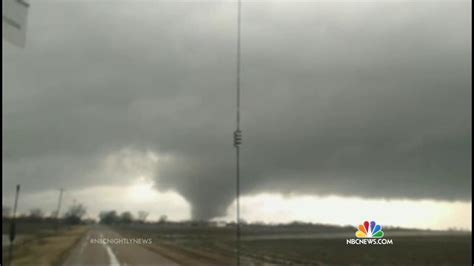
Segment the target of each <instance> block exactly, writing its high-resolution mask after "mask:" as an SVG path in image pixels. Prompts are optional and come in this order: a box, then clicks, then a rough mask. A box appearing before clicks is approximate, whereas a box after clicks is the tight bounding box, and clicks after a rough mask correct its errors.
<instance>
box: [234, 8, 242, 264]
mask: <svg viewBox="0 0 474 266" xmlns="http://www.w3.org/2000/svg"><path fill="white" fill-rule="evenodd" d="M241 5H242V3H241V0H237V66H236V91H237V95H236V96H237V99H236V108H237V112H236V127H237V129H236V132H235V133H234V146H235V155H236V165H235V166H236V169H235V174H236V191H235V192H236V260H237V261H236V262H237V265H238V266H239V265H240V234H241V233H240V146H239V145H240V144H241V130H240V57H241V54H240V53H241V51H240V50H241V47H240V45H241V44H240V43H241V40H240V39H241V33H240V32H241V29H240V28H241Z"/></svg>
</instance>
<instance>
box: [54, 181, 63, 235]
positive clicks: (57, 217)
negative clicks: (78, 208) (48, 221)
mask: <svg viewBox="0 0 474 266" xmlns="http://www.w3.org/2000/svg"><path fill="white" fill-rule="evenodd" d="M63 191H64V189H63V188H61V189H60V190H59V199H58V208H57V210H56V230H58V229H59V212H60V211H61V202H62V200H63Z"/></svg>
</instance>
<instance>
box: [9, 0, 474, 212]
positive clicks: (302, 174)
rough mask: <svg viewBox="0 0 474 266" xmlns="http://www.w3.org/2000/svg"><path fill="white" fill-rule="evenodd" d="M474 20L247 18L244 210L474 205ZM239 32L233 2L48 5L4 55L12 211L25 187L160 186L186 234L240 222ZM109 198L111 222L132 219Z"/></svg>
mask: <svg viewBox="0 0 474 266" xmlns="http://www.w3.org/2000/svg"><path fill="white" fill-rule="evenodd" d="M470 6H471V4H470V1H467V0H466V1H445V0H443V1H424V0H423V1H420V0H418V1H377V2H376V1H343V2H338V1H314V2H310V1H306V2H298V3H288V2H286V3H285V2H283V1H265V2H256V1H252V2H245V1H244V4H243V9H242V12H243V15H242V19H243V25H242V56H243V57H242V129H243V146H242V151H241V154H242V192H243V194H244V195H245V196H249V197H250V196H255V195H259V194H262V193H276V194H280V195H300V196H322V197H324V196H330V195H333V196H343V197H357V198H361V199H366V200H375V199H386V200H437V201H443V202H460V204H466V203H468V204H469V205H470V202H471V183H472V182H471V169H472V168H471V145H472V142H471V115H470V110H471V104H472V103H471V95H472V92H471V81H472V79H471V11H470V10H471V8H470ZM235 15H236V9H235V3H233V2H229V1H212V2H210V1H202V2H171V1H79V0H76V1H73V0H70V1H44V0H41V1H40V0H38V1H34V3H32V6H31V9H30V14H29V24H28V27H29V29H28V32H27V45H26V48H25V49H19V48H16V47H13V46H11V45H10V44H8V43H6V42H5V41H4V42H3V45H2V51H3V59H2V65H3V70H2V74H3V81H2V85H3V89H2V93H3V119H4V120H3V121H4V122H3V150H2V155H3V157H2V160H3V179H2V183H3V193H4V199H5V198H11V196H12V192H13V188H14V185H15V184H17V183H19V184H22V189H23V192H24V193H25V195H33V194H34V195H40V194H41V193H46V192H47V191H54V190H55V189H58V188H60V187H64V188H67V189H68V190H70V191H74V190H76V191H81V190H82V191H84V190H87V189H98V188H100V187H114V186H133V184H134V182H135V181H136V180H138V179H146V180H148V181H149V182H151V183H152V184H154V186H155V189H156V190H158V191H160V192H162V193H165V194H166V193H172V194H173V196H170V197H179V198H180V199H179V202H184V203H183V204H189V207H188V210H187V211H186V214H182V215H181V216H183V217H186V215H192V217H194V218H199V219H208V218H214V217H220V216H225V215H226V213H227V210H228V208H229V206H231V204H232V201H233V199H234V191H235V180H234V172H235V171H234V164H235V163H234V157H235V155H234V150H233V147H232V132H233V130H234V127H235V114H234V112H235V54H236V50H235V48H236V47H235V33H236V32H235V29H236V25H235ZM148 181H147V182H148ZM147 184H148V183H147ZM111 191H112V190H109V193H110V194H107V195H108V196H104V197H102V198H100V197H99V198H98V200H97V201H96V203H97V205H98V206H100V208H104V209H107V208H109V209H110V208H117V207H116V206H114V201H113V200H112V199H113V198H114V195H115V194H114V193H112V192H111ZM48 193H49V192H48ZM117 193H118V194H120V193H119V192H117ZM104 195H105V194H104ZM118 196H119V195H118ZM55 200H56V198H54V200H52V201H55ZM79 200H80V198H79ZM180 204H181V203H180ZM180 206H181V205H180ZM183 212H184V211H183Z"/></svg>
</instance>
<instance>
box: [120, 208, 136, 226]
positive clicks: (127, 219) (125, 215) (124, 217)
mask: <svg viewBox="0 0 474 266" xmlns="http://www.w3.org/2000/svg"><path fill="white" fill-rule="evenodd" d="M120 222H121V223H124V224H129V223H131V222H133V215H132V213H131V212H129V211H126V212H122V214H120Z"/></svg>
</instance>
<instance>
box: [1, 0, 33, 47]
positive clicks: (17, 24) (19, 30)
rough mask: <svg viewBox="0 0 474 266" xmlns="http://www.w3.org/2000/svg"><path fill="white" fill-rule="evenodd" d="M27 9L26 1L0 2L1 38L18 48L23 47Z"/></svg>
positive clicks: (10, 0)
mask: <svg viewBox="0 0 474 266" xmlns="http://www.w3.org/2000/svg"><path fill="white" fill-rule="evenodd" d="M29 7H30V4H29V3H28V2H26V0H2V10H3V11H2V32H3V38H4V39H5V40H7V41H9V42H10V43H12V44H14V45H17V46H20V47H25V42H26V21H27V20H26V19H27V14H28V8H29Z"/></svg>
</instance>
